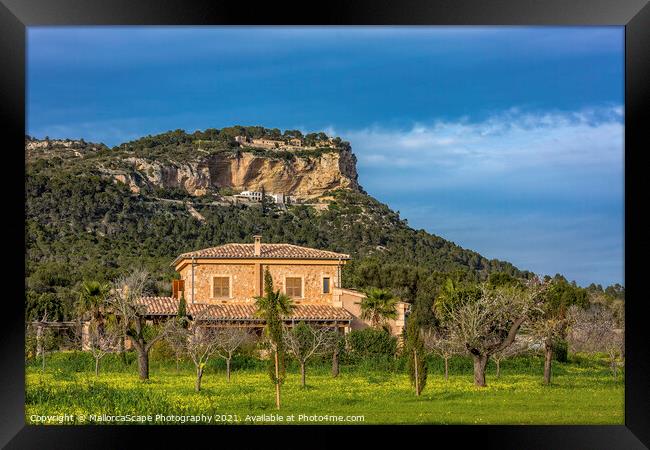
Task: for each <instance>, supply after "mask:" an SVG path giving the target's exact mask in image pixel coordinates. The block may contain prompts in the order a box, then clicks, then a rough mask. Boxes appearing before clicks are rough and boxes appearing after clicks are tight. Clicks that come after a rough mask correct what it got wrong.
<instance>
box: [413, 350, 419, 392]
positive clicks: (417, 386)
mask: <svg viewBox="0 0 650 450" xmlns="http://www.w3.org/2000/svg"><path fill="white" fill-rule="evenodd" d="M413 368H414V369H415V395H417V396H419V395H420V377H419V373H418V352H417V350H413Z"/></svg>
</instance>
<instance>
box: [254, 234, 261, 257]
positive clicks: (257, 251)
mask: <svg viewBox="0 0 650 450" xmlns="http://www.w3.org/2000/svg"><path fill="white" fill-rule="evenodd" d="M253 238H254V239H255V256H260V255H261V254H262V236H259V235H255V236H253Z"/></svg>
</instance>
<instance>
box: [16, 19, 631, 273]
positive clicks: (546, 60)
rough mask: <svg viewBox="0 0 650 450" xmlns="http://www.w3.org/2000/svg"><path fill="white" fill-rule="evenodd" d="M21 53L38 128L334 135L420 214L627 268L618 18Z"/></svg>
mask: <svg viewBox="0 0 650 450" xmlns="http://www.w3.org/2000/svg"><path fill="white" fill-rule="evenodd" d="M27 50H28V64H27V69H28V70H27V73H28V84H27V86H28V87H27V133H28V134H30V135H33V136H36V137H44V136H46V135H47V136H50V137H57V138H58V137H60V138H68V137H69V138H84V139H86V140H89V141H99V142H104V143H106V144H107V145H111V146H112V145H116V144H118V143H121V142H124V141H127V140H130V139H134V138H137V137H139V136H142V135H147V134H155V133H159V132H163V131H167V130H170V129H177V128H182V129H185V130H187V131H190V132H191V131H194V130H197V129H205V128H221V127H224V126H230V125H234V124H241V125H263V126H266V127H277V128H281V129H287V128H290V129H295V128H298V129H301V130H303V131H307V132H309V131H320V130H325V131H327V132H328V133H331V134H336V135H339V136H341V137H342V138H343V139H346V140H348V141H350V142H351V144H352V148H353V151H354V152H355V154H356V155H357V157H358V159H359V163H358V169H359V180H360V183H361V185H362V186H363V187H364V188H365V189H366V191H368V192H369V193H370V194H371V195H373V196H374V197H376V198H377V199H379V200H380V201H382V202H384V203H387V204H388V205H389V206H391V207H392V208H393V209H395V210H399V211H400V212H401V215H402V217H404V218H406V219H408V221H409V223H410V225H411V226H413V227H415V228H424V229H426V230H427V231H430V232H432V233H435V234H437V235H440V236H442V237H444V238H446V239H449V240H451V241H454V242H456V243H457V244H459V245H461V246H463V247H466V248H471V249H473V250H476V251H478V252H480V253H481V254H483V255H484V256H486V257H488V258H499V259H504V260H508V261H511V262H512V263H514V264H515V265H517V266H518V267H520V268H522V269H529V270H532V271H534V272H536V273H538V274H542V275H543V274H551V275H553V274H555V273H557V272H559V273H562V274H564V275H565V276H566V277H567V278H569V279H570V280H574V279H575V280H576V281H577V282H578V283H579V284H582V285H586V284H589V283H591V282H595V283H601V284H603V285H607V284H610V283H616V282H619V283H623V281H624V278H623V276H624V270H623V239H624V236H623V223H624V222H623V214H624V211H623V201H624V191H623V173H624V171H623V155H624V148H623V146H624V142H623V136H624V125H623V124H624V116H623V109H624V30H623V28H622V27H579V28H578V27H561V28H557V27H358V28H344V27H320V28H318V27H283V28H259V27H94V28H80V27H75V28H61V27H49V28H40V27H32V28H29V29H28V47H27Z"/></svg>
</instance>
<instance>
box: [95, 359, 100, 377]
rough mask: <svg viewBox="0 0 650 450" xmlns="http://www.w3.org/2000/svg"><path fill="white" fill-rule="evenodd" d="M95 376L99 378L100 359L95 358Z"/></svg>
mask: <svg viewBox="0 0 650 450" xmlns="http://www.w3.org/2000/svg"><path fill="white" fill-rule="evenodd" d="M95 376H96V377H97V376H99V358H95Z"/></svg>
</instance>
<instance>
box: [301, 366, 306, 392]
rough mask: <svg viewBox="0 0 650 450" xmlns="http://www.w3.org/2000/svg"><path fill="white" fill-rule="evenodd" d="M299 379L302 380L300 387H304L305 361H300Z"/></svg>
mask: <svg viewBox="0 0 650 450" xmlns="http://www.w3.org/2000/svg"><path fill="white" fill-rule="evenodd" d="M300 379H301V381H302V387H303V388H304V387H305V363H304V362H301V363H300Z"/></svg>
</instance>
